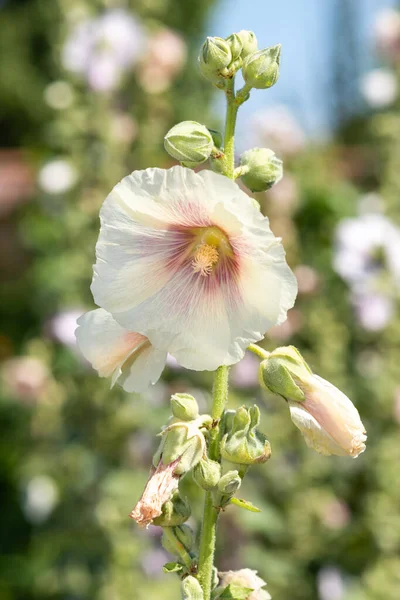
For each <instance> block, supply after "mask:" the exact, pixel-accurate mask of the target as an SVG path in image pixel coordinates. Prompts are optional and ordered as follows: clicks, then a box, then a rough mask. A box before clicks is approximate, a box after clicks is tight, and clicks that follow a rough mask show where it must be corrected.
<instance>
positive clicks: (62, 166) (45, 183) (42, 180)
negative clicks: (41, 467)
mask: <svg viewBox="0 0 400 600" xmlns="http://www.w3.org/2000/svg"><path fill="white" fill-rule="evenodd" d="M77 180H78V172H77V170H76V169H75V167H74V166H73V165H72V164H71V163H69V162H68V161H66V160H63V159H57V160H51V161H49V162H48V163H46V164H45V165H44V166H43V167H42V168H41V169H40V171H39V175H38V182H39V185H40V187H41V188H42V190H43V191H44V192H46V193H47V194H64V193H65V192H68V191H69V190H70V189H71V188H72V187H73V186H74V185H75V183H76V182H77Z"/></svg>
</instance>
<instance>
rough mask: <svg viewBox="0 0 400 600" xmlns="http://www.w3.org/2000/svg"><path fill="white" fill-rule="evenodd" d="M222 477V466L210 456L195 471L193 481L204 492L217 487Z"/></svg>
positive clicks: (203, 459) (202, 460)
mask: <svg viewBox="0 0 400 600" xmlns="http://www.w3.org/2000/svg"><path fill="white" fill-rule="evenodd" d="M220 477H221V465H220V464H219V463H217V462H216V461H215V460H211V459H209V458H208V456H206V457H204V458H202V459H201V461H200V462H199V463H198V464H197V465H196V466H195V467H194V469H193V479H194V481H195V482H196V483H197V485H199V486H200V487H201V488H202V489H203V490H206V491H210V490H212V489H213V488H215V486H216V485H217V483H218V481H219V480H220Z"/></svg>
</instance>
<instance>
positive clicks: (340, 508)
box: [321, 499, 351, 529]
mask: <svg viewBox="0 0 400 600" xmlns="http://www.w3.org/2000/svg"><path fill="white" fill-rule="evenodd" d="M321 518H322V521H323V523H324V525H325V526H326V527H329V528H330V529H343V527H346V525H348V524H349V522H350V521H351V513H350V508H349V506H348V505H347V504H346V503H345V502H343V501H341V500H338V499H334V500H332V501H330V502H328V503H327V504H326V505H325V506H324V507H323V511H322V513H321Z"/></svg>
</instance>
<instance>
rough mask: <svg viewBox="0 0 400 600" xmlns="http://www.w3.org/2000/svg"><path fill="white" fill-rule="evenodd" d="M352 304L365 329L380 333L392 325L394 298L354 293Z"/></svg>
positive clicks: (376, 294)
mask: <svg viewBox="0 0 400 600" xmlns="http://www.w3.org/2000/svg"><path fill="white" fill-rule="evenodd" d="M351 299H352V304H353V306H354V308H355V311H356V313H357V317H358V320H359V322H360V324H361V325H362V327H364V329H369V330H370V331H379V330H380V329H383V328H384V327H386V325H388V324H389V323H390V321H391V320H392V319H393V316H394V312H395V305H394V302H393V298H391V297H389V296H386V295H385V294H379V293H373V292H366V293H360V292H357V291H355V292H353V293H352V294H351Z"/></svg>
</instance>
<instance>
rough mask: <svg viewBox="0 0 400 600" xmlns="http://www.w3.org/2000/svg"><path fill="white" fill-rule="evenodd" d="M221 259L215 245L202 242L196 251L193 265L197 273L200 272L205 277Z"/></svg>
mask: <svg viewBox="0 0 400 600" xmlns="http://www.w3.org/2000/svg"><path fill="white" fill-rule="evenodd" d="M218 260H219V253H218V250H217V249H216V247H215V246H210V245H209V244H204V243H201V244H200V245H199V246H197V248H196V251H195V253H194V257H193V261H192V267H193V271H194V272H195V273H200V275H203V277H207V275H210V274H211V272H212V270H213V267H214V265H216V264H217V262H218Z"/></svg>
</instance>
